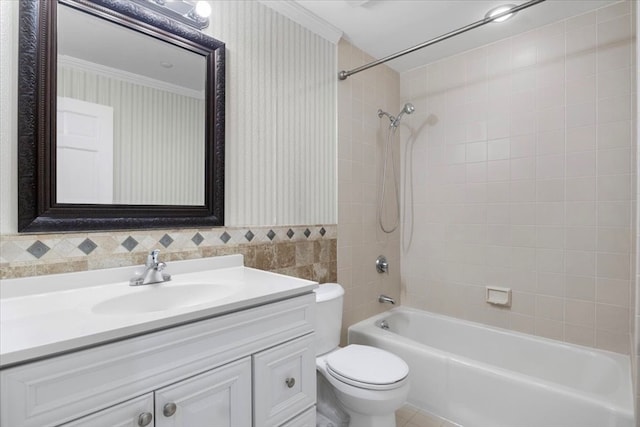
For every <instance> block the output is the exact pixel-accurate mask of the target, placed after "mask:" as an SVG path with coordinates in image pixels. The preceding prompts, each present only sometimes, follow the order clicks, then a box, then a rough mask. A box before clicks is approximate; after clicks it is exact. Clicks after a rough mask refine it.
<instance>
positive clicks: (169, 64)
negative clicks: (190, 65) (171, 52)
mask: <svg viewBox="0 0 640 427" xmlns="http://www.w3.org/2000/svg"><path fill="white" fill-rule="evenodd" d="M160 65H162V66H163V67H164V68H173V64H172V63H171V62H167V61H162V62H160Z"/></svg>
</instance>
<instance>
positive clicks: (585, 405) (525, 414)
mask: <svg viewBox="0 0 640 427" xmlns="http://www.w3.org/2000/svg"><path fill="white" fill-rule="evenodd" d="M382 320H386V322H387V323H388V324H389V329H388V330H384V329H382V328H380V323H381V321H382ZM349 342H350V343H355V344H368V345H372V346H375V347H379V348H383V349H385V350H389V351H390V352H392V353H395V354H396V355H398V356H400V357H402V358H403V359H404V360H405V361H406V362H407V364H408V365H409V376H410V379H411V392H410V394H409V402H408V403H410V404H413V405H415V406H417V407H419V408H421V409H424V410H426V411H428V412H431V413H432V414H435V415H438V416H440V417H443V418H446V419H448V420H450V421H453V422H455V423H458V424H461V425H462V426H464V427H634V426H635V422H634V413H633V399H632V396H633V392H632V386H631V367H630V361H629V357H625V356H623V355H620V354H616V353H610V352H606V351H600V350H594V349H590V348H587V347H581V346H575V345H570V344H565V343H562V342H559V341H553V340H548V339H544V338H539V337H534V336H531V335H526V334H521V333H517V332H511V331H507V330H502V329H497V328H492V327H488V326H484V325H481V324H478V323H473V322H467V321H464V320H458V319H454V318H451V317H447V316H441V315H437V314H432V313H428V312H424V311H420V310H415V309H411V308H405V307H398V308H394V309H392V310H390V311H388V312H386V313H382V314H380V315H378V316H375V317H372V318H369V319H366V320H364V321H362V322H359V323H357V324H355V325H353V326H351V327H350V328H349Z"/></svg>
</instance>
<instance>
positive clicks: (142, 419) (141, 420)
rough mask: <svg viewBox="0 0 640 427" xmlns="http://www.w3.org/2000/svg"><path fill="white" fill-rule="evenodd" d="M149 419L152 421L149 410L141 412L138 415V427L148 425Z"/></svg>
mask: <svg viewBox="0 0 640 427" xmlns="http://www.w3.org/2000/svg"><path fill="white" fill-rule="evenodd" d="M151 421H153V415H151V412H143V413H141V414H140V415H139V416H138V425H139V426H140V427H145V426H148V425H149V424H151Z"/></svg>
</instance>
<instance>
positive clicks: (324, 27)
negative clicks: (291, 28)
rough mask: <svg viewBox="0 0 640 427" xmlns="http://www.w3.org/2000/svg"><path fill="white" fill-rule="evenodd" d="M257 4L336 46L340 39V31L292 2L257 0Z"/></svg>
mask: <svg viewBox="0 0 640 427" xmlns="http://www.w3.org/2000/svg"><path fill="white" fill-rule="evenodd" d="M258 2H260V3H262V4H263V5H265V6H267V7H269V8H270V9H273V10H275V11H276V12H278V13H279V14H281V15H283V16H286V17H287V18H289V19H291V20H292V21H294V22H296V23H298V24H300V25H302V26H303V27H305V28H306V29H307V30H309V31H311V32H313V33H315V34H317V35H319V36H320V37H322V38H324V39H326V40H328V41H330V42H331V43H333V44H337V43H338V41H340V39H341V38H342V31H341V30H339V29H338V28H336V27H334V26H333V25H331V24H330V23H328V22H327V21H325V20H324V19H322V18H320V17H319V16H318V15H316V14H314V13H312V12H310V11H309V10H307V9H305V8H304V7H302V6H300V5H299V4H298V3H297V2H296V1H294V0H258Z"/></svg>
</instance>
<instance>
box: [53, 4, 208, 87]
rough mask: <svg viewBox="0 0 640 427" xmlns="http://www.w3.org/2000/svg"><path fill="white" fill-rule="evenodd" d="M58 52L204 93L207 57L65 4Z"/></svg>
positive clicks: (62, 11)
mask: <svg viewBox="0 0 640 427" xmlns="http://www.w3.org/2000/svg"><path fill="white" fill-rule="evenodd" d="M58 54H59V55H64V56H69V57H72V58H78V59H81V60H83V61H87V62H89V63H94V64H99V65H102V66H105V67H109V68H111V69H116V70H121V71H125V72H128V73H131V74H134V75H137V76H142V77H146V78H149V79H153V80H157V81H160V82H165V83H168V84H171V85H175V86H179V87H183V88H187V89H190V90H192V91H196V92H199V93H204V86H205V69H206V67H205V65H206V59H205V58H204V56H202V55H199V54H196V53H194V52H191V51H188V50H186V49H182V48H180V47H178V46H175V45H173V44H171V43H165V42H162V41H160V40H158V39H155V38H153V37H150V36H148V35H145V34H142V33H140V32H137V31H134V30H132V29H129V28H125V27H123V26H120V25H117V24H114V23H113V22H110V21H107V20H104V19H101V18H98V17H95V16H93V15H90V14H88V13H85V12H82V11H79V10H77V9H74V8H71V7H68V6H65V5H62V4H61V5H60V6H59V7H58ZM163 62H164V63H165V66H163V65H162V63H163ZM169 64H171V65H170V66H169ZM167 66H169V67H168V68H167Z"/></svg>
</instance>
